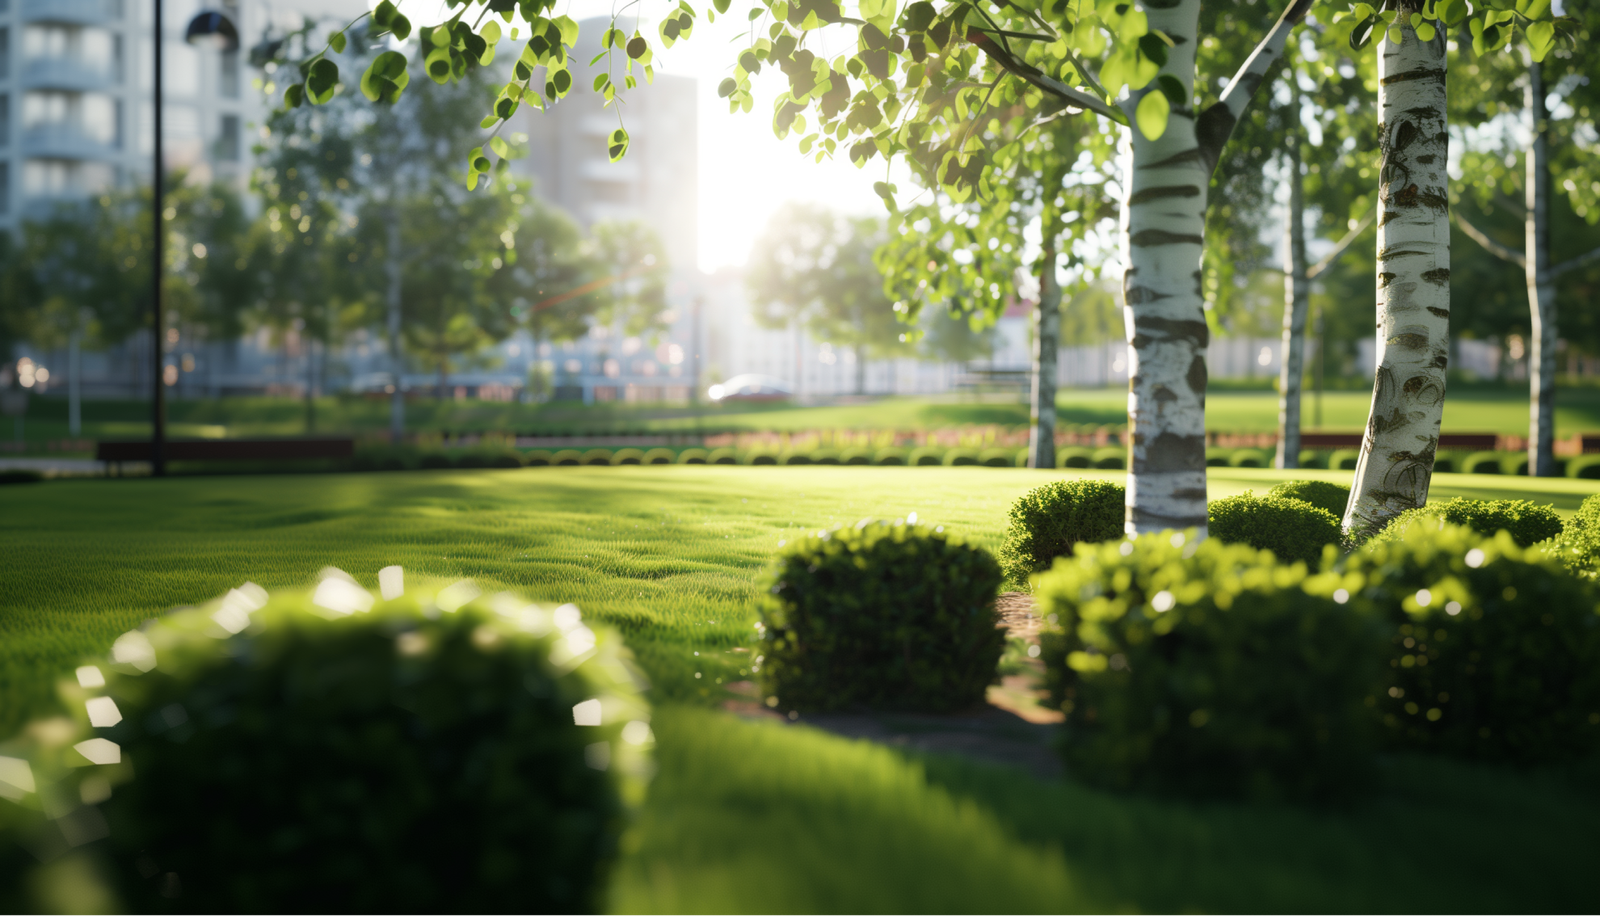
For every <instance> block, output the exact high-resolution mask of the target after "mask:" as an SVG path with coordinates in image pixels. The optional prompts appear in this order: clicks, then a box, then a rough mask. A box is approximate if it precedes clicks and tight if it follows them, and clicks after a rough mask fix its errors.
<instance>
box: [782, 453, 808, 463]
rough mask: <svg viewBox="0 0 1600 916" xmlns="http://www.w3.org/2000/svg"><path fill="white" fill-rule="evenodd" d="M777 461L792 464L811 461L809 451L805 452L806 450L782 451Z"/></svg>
mask: <svg viewBox="0 0 1600 916" xmlns="http://www.w3.org/2000/svg"><path fill="white" fill-rule="evenodd" d="M778 463H779V464H793V465H800V464H810V463H811V455H810V454H809V453H806V452H795V451H789V452H784V453H783V455H781V456H780V457H779V458H778Z"/></svg>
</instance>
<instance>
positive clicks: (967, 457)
mask: <svg viewBox="0 0 1600 916" xmlns="http://www.w3.org/2000/svg"><path fill="white" fill-rule="evenodd" d="M977 463H978V453H977V452H975V451H973V450H972V449H970V448H953V449H950V450H949V451H947V452H945V453H944V466H945V467H947V468H955V467H970V466H971V465H974V464H977Z"/></svg>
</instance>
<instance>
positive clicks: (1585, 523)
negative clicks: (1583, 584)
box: [1548, 496, 1600, 580]
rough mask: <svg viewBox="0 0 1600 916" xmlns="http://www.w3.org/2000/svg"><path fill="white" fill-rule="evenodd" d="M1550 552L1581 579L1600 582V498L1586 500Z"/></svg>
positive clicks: (1567, 522)
mask: <svg viewBox="0 0 1600 916" xmlns="http://www.w3.org/2000/svg"><path fill="white" fill-rule="evenodd" d="M1548 550H1549V552H1550V553H1551V554H1552V555H1554V556H1555V557H1556V558H1557V559H1559V560H1560V561H1561V562H1562V564H1563V565H1565V566H1566V567H1567V569H1568V570H1569V571H1570V572H1572V573H1573V574H1574V575H1576V576H1578V577H1579V578H1583V579H1591V580H1592V579H1600V496H1591V497H1589V498H1588V499H1585V500H1584V501H1583V505H1581V506H1579V507H1578V511H1577V512H1575V513H1573V515H1572V518H1570V519H1568V520H1567V521H1566V522H1565V523H1563V524H1562V526H1561V533H1560V534H1559V535H1556V539H1555V541H1553V542H1552V543H1551V544H1550V545H1549V547H1548Z"/></svg>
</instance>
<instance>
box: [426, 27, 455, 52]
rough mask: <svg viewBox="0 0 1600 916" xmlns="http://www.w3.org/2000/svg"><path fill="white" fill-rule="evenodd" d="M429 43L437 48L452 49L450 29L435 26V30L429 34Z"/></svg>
mask: <svg viewBox="0 0 1600 916" xmlns="http://www.w3.org/2000/svg"><path fill="white" fill-rule="evenodd" d="M428 43H429V44H432V45H433V46H434V47H436V48H448V47H450V29H449V28H448V27H446V26H443V25H437V26H434V27H433V30H432V31H430V32H428Z"/></svg>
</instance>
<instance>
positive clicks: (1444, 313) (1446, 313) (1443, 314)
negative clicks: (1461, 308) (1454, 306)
mask: <svg viewBox="0 0 1600 916" xmlns="http://www.w3.org/2000/svg"><path fill="white" fill-rule="evenodd" d="M1428 311H1430V312H1432V313H1433V315H1434V317H1435V318H1444V319H1446V320H1448V319H1449V318H1450V310H1449V309H1441V308H1435V307H1433V306H1431V305H1430V306H1428Z"/></svg>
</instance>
